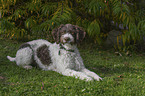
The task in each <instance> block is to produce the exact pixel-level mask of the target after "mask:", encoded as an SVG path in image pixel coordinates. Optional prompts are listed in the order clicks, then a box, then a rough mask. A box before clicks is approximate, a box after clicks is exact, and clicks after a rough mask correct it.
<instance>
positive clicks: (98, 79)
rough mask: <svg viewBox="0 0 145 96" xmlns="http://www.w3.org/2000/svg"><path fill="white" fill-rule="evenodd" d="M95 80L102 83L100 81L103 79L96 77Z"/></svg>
mask: <svg viewBox="0 0 145 96" xmlns="http://www.w3.org/2000/svg"><path fill="white" fill-rule="evenodd" d="M94 79H95V80H97V81H100V80H101V81H102V78H101V77H99V76H96V77H94Z"/></svg>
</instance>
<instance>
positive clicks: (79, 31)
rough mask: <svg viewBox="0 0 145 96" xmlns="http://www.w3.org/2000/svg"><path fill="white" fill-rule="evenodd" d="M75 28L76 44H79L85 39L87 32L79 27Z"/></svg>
mask: <svg viewBox="0 0 145 96" xmlns="http://www.w3.org/2000/svg"><path fill="white" fill-rule="evenodd" d="M74 27H75V29H76V43H79V42H81V41H82V40H83V39H84V38H85V35H86V32H85V31H84V30H83V28H81V27H79V26H77V25H74Z"/></svg>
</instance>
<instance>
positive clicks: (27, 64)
mask: <svg viewBox="0 0 145 96" xmlns="http://www.w3.org/2000/svg"><path fill="white" fill-rule="evenodd" d="M33 54H34V53H33V50H32V49H31V48H30V47H26V48H22V49H19V50H18V51H17V53H16V57H15V61H16V63H17V65H18V66H22V67H23V68H26V69H31V68H32V66H31V64H32V63H33V61H34V60H33Z"/></svg>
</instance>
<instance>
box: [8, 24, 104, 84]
mask: <svg viewBox="0 0 145 96" xmlns="http://www.w3.org/2000/svg"><path fill="white" fill-rule="evenodd" d="M85 34H86V33H85V32H84V31H83V29H82V28H81V27H78V26H77V25H72V24H66V25H63V24H62V25H60V27H58V28H56V29H54V30H53V31H52V35H53V38H54V39H55V41H56V42H55V43H53V44H52V43H50V42H48V41H46V40H42V39H39V40H33V41H30V42H27V43H24V44H22V45H21V46H20V48H19V50H18V51H17V53H16V57H15V58H12V57H10V56H7V58H8V59H9V60H10V61H16V64H17V65H18V66H22V67H23V68H26V69H31V68H32V64H33V63H34V62H35V63H36V64H37V66H38V67H40V68H41V69H43V70H52V71H56V72H59V73H60V74H63V75H65V76H74V77H76V78H79V79H81V80H86V81H91V80H97V81H99V80H102V78H101V77H99V76H98V75H97V74H96V73H94V72H92V71H90V70H88V69H86V68H85V66H84V64H83V60H82V58H81V56H80V53H79V51H78V48H77V46H76V45H77V44H78V43H79V42H81V41H82V40H83V38H84V37H85Z"/></svg>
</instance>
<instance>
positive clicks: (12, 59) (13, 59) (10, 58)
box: [7, 56, 16, 61]
mask: <svg viewBox="0 0 145 96" xmlns="http://www.w3.org/2000/svg"><path fill="white" fill-rule="evenodd" d="M7 58H8V59H9V60H10V61H15V60H16V59H15V58H12V57H10V56H7Z"/></svg>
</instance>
